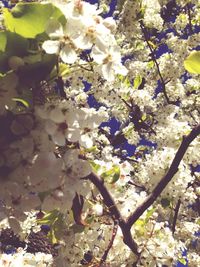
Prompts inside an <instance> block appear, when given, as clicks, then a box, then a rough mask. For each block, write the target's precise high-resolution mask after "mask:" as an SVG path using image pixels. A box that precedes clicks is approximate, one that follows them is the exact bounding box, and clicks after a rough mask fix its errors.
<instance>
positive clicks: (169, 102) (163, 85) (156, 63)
mask: <svg viewBox="0 0 200 267" xmlns="http://www.w3.org/2000/svg"><path fill="white" fill-rule="evenodd" d="M140 27H141V29H142V32H143V35H144V39H145V42H146V43H147V46H148V48H149V50H150V51H151V58H152V60H153V62H154V64H155V65H156V68H157V71H158V75H159V78H160V82H161V86H162V92H163V94H164V96H165V98H166V100H167V103H168V104H173V105H176V103H177V101H172V100H170V99H169V97H168V95H167V92H166V87H165V85H166V82H165V81H164V79H163V76H162V74H161V71H160V67H159V64H158V61H157V59H156V56H155V52H154V50H153V48H152V46H151V44H150V42H149V38H148V32H147V29H146V28H145V26H144V24H143V23H142V21H141V22H140Z"/></svg>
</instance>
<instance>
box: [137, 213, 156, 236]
mask: <svg viewBox="0 0 200 267" xmlns="http://www.w3.org/2000/svg"><path fill="white" fill-rule="evenodd" d="M154 211H155V208H152V209H150V210H148V211H147V213H146V217H145V218H144V219H138V220H137V221H136V222H135V224H134V226H135V230H136V232H137V234H138V235H139V236H142V235H144V234H145V232H146V229H145V226H146V225H147V223H148V222H149V220H150V218H151V216H152V215H153V213H154Z"/></svg>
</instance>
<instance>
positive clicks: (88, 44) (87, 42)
mask: <svg viewBox="0 0 200 267" xmlns="http://www.w3.org/2000/svg"><path fill="white" fill-rule="evenodd" d="M73 42H74V44H75V45H76V47H77V48H80V49H91V48H92V44H93V43H92V39H91V38H88V37H87V36H86V35H81V36H79V37H78V38H77V39H75V40H73Z"/></svg>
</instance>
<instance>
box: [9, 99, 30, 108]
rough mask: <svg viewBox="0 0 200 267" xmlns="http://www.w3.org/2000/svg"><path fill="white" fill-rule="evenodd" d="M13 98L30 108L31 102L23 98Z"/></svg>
mask: <svg viewBox="0 0 200 267" xmlns="http://www.w3.org/2000/svg"><path fill="white" fill-rule="evenodd" d="M12 100H13V101H16V102H19V103H21V104H23V105H24V106H25V107H26V108H29V103H28V102H27V101H26V100H24V99H22V98H18V97H14V98H12Z"/></svg>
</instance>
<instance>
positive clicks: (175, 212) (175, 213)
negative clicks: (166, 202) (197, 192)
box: [172, 199, 181, 234]
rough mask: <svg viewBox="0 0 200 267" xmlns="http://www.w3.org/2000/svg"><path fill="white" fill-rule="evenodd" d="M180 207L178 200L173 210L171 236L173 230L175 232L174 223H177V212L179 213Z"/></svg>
mask: <svg viewBox="0 0 200 267" xmlns="http://www.w3.org/2000/svg"><path fill="white" fill-rule="evenodd" d="M180 206H181V200H180V199H179V200H178V202H177V204H176V207H175V209H174V219H173V223H172V233H173V234H174V233H175V230H176V222H177V218H178V212H179V209H180Z"/></svg>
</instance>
